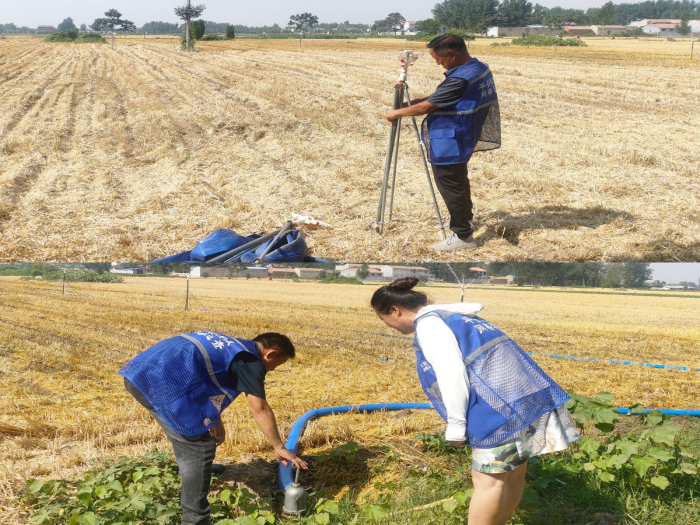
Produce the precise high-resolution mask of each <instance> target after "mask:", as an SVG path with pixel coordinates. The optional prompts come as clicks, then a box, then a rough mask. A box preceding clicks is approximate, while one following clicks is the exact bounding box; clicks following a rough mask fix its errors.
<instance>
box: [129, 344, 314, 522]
mask: <svg viewBox="0 0 700 525" xmlns="http://www.w3.org/2000/svg"><path fill="white" fill-rule="evenodd" d="M294 356H295V350H294V345H293V344H292V342H291V341H290V340H289V338H288V337H287V336H285V335H282V334H277V333H265V334H260V335H259V336H257V337H256V338H255V339H253V340H252V341H248V340H245V339H236V338H235V337H229V336H226V335H223V334H218V333H214V332H207V331H203V332H196V333H191V334H186V335H180V336H177V337H171V338H170V339H165V340H164V341H161V342H160V343H157V344H156V345H155V346H152V347H151V348H149V349H148V350H146V351H145V352H142V353H141V354H139V355H137V356H136V357H135V358H134V359H133V360H131V361H130V362H129V363H127V364H126V365H125V366H124V368H122V369H121V370H120V371H119V375H122V376H124V385H125V387H126V390H127V391H128V392H129V393H130V394H131V395H132V396H134V398H135V399H136V401H138V402H139V403H140V404H141V405H143V406H144V408H146V410H148V411H149V412H150V414H151V415H152V416H153V417H154V418H155V420H156V421H157V422H158V424H159V425H160V426H161V427H162V428H163V431H164V432H165V435H166V436H167V438H168V439H169V440H170V442H171V443H172V445H173V451H174V452H175V459H176V460H177V464H178V467H179V468H180V477H181V478H182V495H181V502H182V525H209V514H210V512H211V508H210V507H209V502H208V501H207V495H208V493H209V483H210V481H211V473H212V464H213V462H214V456H215V454H216V447H217V446H219V445H221V444H222V443H223V442H224V440H225V439H226V430H225V428H224V424H223V422H222V421H221V412H223V411H224V409H225V408H226V407H227V406H228V405H230V404H231V403H232V402H233V400H234V399H235V398H236V397H237V396H238V395H239V394H240V393H241V392H242V393H244V394H245V395H246V397H247V400H248V405H249V406H250V410H251V412H252V414H253V418H254V419H255V422H256V423H257V424H258V426H259V427H260V430H262V432H263V434H265V437H266V438H267V439H268V440H269V441H270V443H271V444H272V447H273V448H274V450H275V455H276V456H277V459H279V460H280V461H282V462H283V463H284V464H285V465H288V464H289V462H292V463H293V464H294V465H295V466H296V467H297V468H301V469H306V468H307V465H306V463H305V462H304V461H303V460H301V459H299V458H298V457H297V456H295V455H294V454H292V453H291V452H290V451H289V450H287V449H286V448H285V447H284V443H283V442H282V438H281V437H280V433H279V430H278V429H277V422H276V420H275V414H274V413H273V412H272V408H270V405H268V404H267V401H266V400H265V375H266V374H267V372H270V371H272V370H274V369H275V368H277V367H278V366H280V365H282V364H284V363H285V362H287V360H288V359H290V358H293V357H294Z"/></svg>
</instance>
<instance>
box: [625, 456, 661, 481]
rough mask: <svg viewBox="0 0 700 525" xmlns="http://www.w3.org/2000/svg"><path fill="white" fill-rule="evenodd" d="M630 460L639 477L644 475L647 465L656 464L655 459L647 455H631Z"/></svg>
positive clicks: (647, 468)
mask: <svg viewBox="0 0 700 525" xmlns="http://www.w3.org/2000/svg"><path fill="white" fill-rule="evenodd" d="M631 461H632V465H634V470H636V471H637V474H639V477H640V478H643V477H644V475H645V474H646V473H647V470H649V467H653V466H654V465H656V460H655V459H654V458H650V457H648V456H632V458H631Z"/></svg>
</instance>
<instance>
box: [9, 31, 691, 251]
mask: <svg viewBox="0 0 700 525" xmlns="http://www.w3.org/2000/svg"><path fill="white" fill-rule="evenodd" d="M490 43H491V41H490V40H480V41H477V42H476V43H474V44H473V45H472V52H473V54H474V55H475V56H477V57H479V58H481V59H483V60H485V61H486V62H488V63H489V64H490V65H491V66H492V69H493V71H494V74H495V78H496V82H497V85H498V87H499V93H500V98H501V108H502V116H503V147H502V149H500V150H498V151H496V152H492V153H485V154H478V155H475V157H474V159H473V160H472V162H471V164H470V169H471V180H472V187H473V194H474V201H475V206H476V209H475V212H476V225H477V227H478V231H477V234H476V237H477V238H478V239H479V241H480V243H481V244H482V247H481V248H480V249H479V251H478V253H479V258H480V260H487V261H494V260H496V261H511V260H553V261H592V260H595V261H633V260H638V261H697V260H698V259H699V258H700V219H699V217H700V214H698V210H699V209H700V200H699V197H698V196H699V195H700V183H698V181H699V180H700V131H698V122H697V107H699V106H700V92H699V91H698V89H697V85H698V83H699V82H700V61H697V60H694V61H693V60H689V59H688V58H687V57H685V58H680V57H679V55H680V54H681V53H682V52H683V51H684V50H685V48H686V47H687V45H686V43H685V42H653V41H645V40H600V39H592V40H591V41H590V42H589V44H590V47H588V48H565V49H556V50H554V49H550V48H546V49H541V48H515V47H490ZM406 45H407V44H405V43H404V42H403V41H396V40H369V41H364V40H353V41H304V42H303V43H302V45H299V43H298V42H297V41H292V40H268V41H267V43H263V42H262V41H260V40H236V41H234V42H211V43H201V44H199V46H198V52H196V53H193V54H190V55H187V54H184V53H182V52H181V51H179V50H178V48H177V45H176V43H175V42H174V41H172V40H155V39H152V40H143V39H133V40H119V41H118V43H117V48H116V50H115V51H112V50H111V49H110V48H109V46H106V45H92V44H90V45H88V44H84V45H73V44H46V43H42V42H38V41H36V40H33V39H21V38H19V39H16V38H9V39H6V40H2V41H0V239H1V242H2V246H3V250H2V255H1V256H0V257H1V258H2V260H4V261H29V260H31V261H43V260H53V261H56V260H60V261H85V260H88V261H98V260H99V261H111V260H121V261H127V260H128V261H145V260H153V259H155V258H157V257H161V256H165V255H169V254H172V253H176V252H179V251H182V250H185V249H189V248H191V247H192V246H193V244H194V243H195V242H196V241H197V240H199V239H201V238H202V237H204V236H205V235H207V234H209V233H210V232H211V231H213V230H214V229H217V228H232V229H235V230H237V231H238V232H239V233H243V234H248V233H250V232H262V231H271V230H272V229H274V228H276V227H277V226H278V225H279V224H280V222H282V221H284V220H286V219H287V218H288V217H289V216H290V214H291V213H292V212H296V213H302V214H311V215H314V216H316V217H317V218H320V219H322V220H324V221H326V222H328V223H330V224H332V225H333V226H334V228H333V229H327V230H319V231H314V232H308V234H307V239H308V241H309V244H310V246H311V249H312V253H313V255H315V256H317V257H322V258H326V259H331V260H343V261H346V260H352V261H366V260H372V261H389V260H395V261H418V260H460V259H462V258H464V257H469V256H470V255H460V254H458V255H456V256H453V255H451V254H446V255H436V254H434V253H432V252H431V251H430V249H429V247H430V245H431V244H433V243H434V242H437V241H438V240H439V238H440V235H439V232H438V230H437V229H436V219H435V217H434V212H433V210H432V204H431V201H430V197H429V194H428V191H427V184H426V181H425V177H424V175H423V173H422V166H421V163H420V157H419V155H418V150H417V146H416V144H415V142H414V141H413V138H412V135H411V133H412V132H411V131H410V129H409V128H408V127H406V128H405V129H404V133H403V137H404V142H403V146H402V148H403V149H402V151H403V152H404V154H403V155H402V157H401V159H400V166H399V173H398V182H397V188H396V207H395V218H396V221H395V222H394V223H392V224H390V225H388V227H387V229H386V231H385V234H384V236H383V237H379V236H378V235H377V234H376V233H374V232H373V231H371V230H370V229H369V228H368V227H367V225H368V224H369V222H370V221H371V220H372V219H373V218H374V217H375V215H376V206H377V200H378V196H379V188H380V182H381V175H382V171H383V165H384V156H385V152H386V142H387V136H388V130H389V126H388V123H387V122H386V120H385V119H384V116H383V115H384V112H385V110H386V109H387V107H388V105H389V104H390V103H391V100H392V86H393V83H394V81H395V79H396V75H397V67H396V60H395V56H396V52H397V51H398V50H399V49H402V48H404V47H406ZM408 45H409V47H412V48H421V47H422V46H423V44H422V43H410V44H408ZM440 78H441V70H440V68H439V67H438V66H436V65H435V64H434V63H432V61H431V60H430V59H429V58H424V59H421V60H420V61H419V62H418V63H417V64H416V66H415V67H414V68H413V69H412V77H411V78H410V79H409V82H410V86H411V89H412V94H413V95H414V96H419V95H425V94H429V93H430V92H432V90H433V89H434V87H435V86H436V84H437V82H438V81H439V80H440ZM443 215H444V216H447V212H446V210H445V209H444V208H443Z"/></svg>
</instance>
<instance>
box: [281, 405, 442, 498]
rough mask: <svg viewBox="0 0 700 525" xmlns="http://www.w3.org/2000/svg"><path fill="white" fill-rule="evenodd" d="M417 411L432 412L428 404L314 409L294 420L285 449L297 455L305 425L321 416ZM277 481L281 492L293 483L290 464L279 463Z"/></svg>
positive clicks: (431, 407)
mask: <svg viewBox="0 0 700 525" xmlns="http://www.w3.org/2000/svg"><path fill="white" fill-rule="evenodd" d="M409 408H411V409H419V410H432V409H433V406H432V405H431V404H430V403H380V404H373V405H347V406H340V407H328V408H316V409H313V410H309V411H308V412H306V413H305V414H303V415H302V416H301V417H300V418H299V419H297V420H296V422H295V423H294V425H292V428H291V429H290V431H289V436H287V442H286V443H285V445H284V446H285V447H286V448H287V450H289V451H290V452H291V453H292V454H296V453H297V448H298V446H299V440H300V439H301V436H302V434H303V433H304V428H305V427H306V424H307V423H308V422H309V421H311V420H312V419H316V418H319V417H323V416H332V415H335V414H346V413H348V412H376V411H378V410H405V409H409ZM277 479H278V480H279V485H280V487H281V488H282V490H285V489H286V488H287V487H289V486H290V485H292V484H293V483H294V474H293V472H292V464H291V463H289V465H288V466H286V467H285V466H284V464H283V463H281V462H280V464H279V467H278V469H277Z"/></svg>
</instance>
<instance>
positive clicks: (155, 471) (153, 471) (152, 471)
mask: <svg viewBox="0 0 700 525" xmlns="http://www.w3.org/2000/svg"><path fill="white" fill-rule="evenodd" d="M158 474H160V469H159V468H158V467H156V466H155V465H154V466H152V467H148V468H147V469H146V470H144V471H143V475H144V476H157V475H158Z"/></svg>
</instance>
